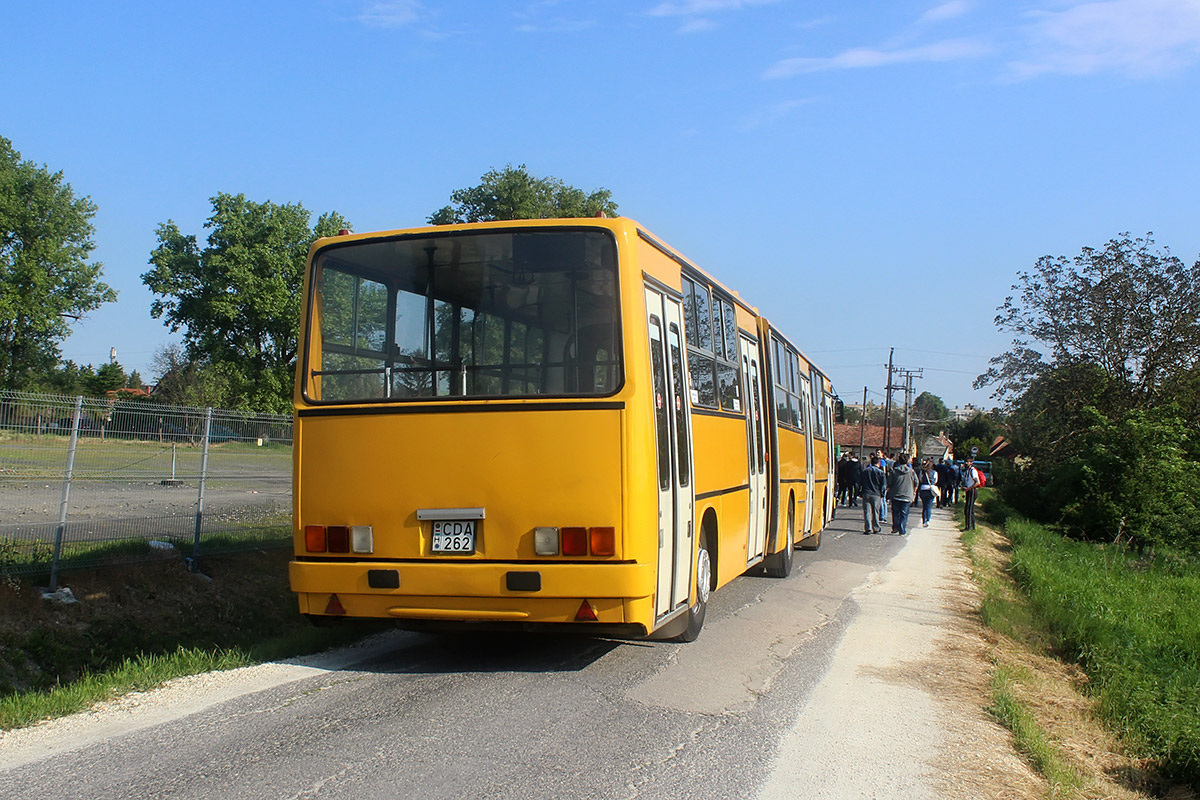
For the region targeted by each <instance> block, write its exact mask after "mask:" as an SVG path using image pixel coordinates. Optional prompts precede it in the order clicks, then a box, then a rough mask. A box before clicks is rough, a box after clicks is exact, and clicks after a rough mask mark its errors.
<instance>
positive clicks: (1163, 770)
mask: <svg viewBox="0 0 1200 800" xmlns="http://www.w3.org/2000/svg"><path fill="white" fill-rule="evenodd" d="M985 508H986V509H987V511H988V516H989V520H990V521H994V520H995V518H1000V519H1004V518H1006V517H1007V509H1004V508H1003V507H996V504H995V503H994V502H993V503H987V504H985ZM1028 525H1029V523H1027V522H1025V521H1023V520H1020V519H1019V518H1015V517H1014V518H1012V519H1009V520H1008V521H1007V522H1006V524H1005V531H1006V533H1008V534H1010V535H1011V537H1012V538H1011V541H1010V540H1009V539H1008V538H1005V537H1003V536H1001V535H999V534H997V533H996V532H995V531H994V530H993V529H990V528H988V527H986V526H985V527H981V528H980V529H978V530H976V531H968V532H965V533H964V534H963V542H964V544H965V545H966V547H967V549H968V552H969V553H970V557H971V561H972V567H973V572H974V577H975V579H976V581H977V583H978V584H979V585H980V587H981V589H982V592H983V600H982V605H981V614H982V617H983V620H984V622H985V623H986V625H987V626H988V627H989V628H990V629H991V630H992V632H993V634H994V637H995V644H994V647H993V661H994V664H995V670H994V673H993V682H992V691H993V701H992V708H991V709H990V710H991V711H992V713H993V714H994V715H995V716H996V717H997V719H998V720H1000V721H1001V722H1002V723H1003V724H1004V725H1005V726H1006V727H1008V728H1009V729H1010V730H1011V731H1013V735H1014V740H1015V744H1016V746H1017V747H1018V749H1019V750H1021V752H1023V753H1024V754H1025V755H1026V756H1027V757H1028V758H1029V759H1030V762H1031V763H1032V764H1033V765H1034V766H1035V767H1036V768H1037V769H1038V770H1039V772H1041V773H1042V774H1043V775H1044V776H1045V777H1046V778H1047V780H1048V782H1049V783H1050V786H1051V789H1050V792H1049V797H1051V798H1054V799H1055V800H1058V799H1059V798H1063V799H1064V800H1068V799H1071V800H1073V799H1074V798H1091V797H1121V798H1145V797H1150V796H1164V795H1163V792H1166V791H1167V788H1166V787H1167V786H1169V785H1170V784H1172V783H1174V784H1176V785H1175V786H1174V788H1173V789H1172V790H1171V792H1170V794H1168V795H1166V796H1169V797H1171V798H1179V800H1183V799H1184V798H1194V797H1195V794H1194V793H1193V792H1192V791H1189V790H1188V789H1187V788H1186V785H1185V784H1188V783H1191V782H1194V781H1195V780H1196V778H1195V776H1194V774H1193V773H1190V772H1189V770H1190V767H1189V764H1190V763H1191V762H1190V761H1189V760H1188V759H1187V758H1186V757H1183V756H1185V755H1186V751H1185V749H1184V747H1182V746H1181V745H1183V744H1184V743H1185V742H1187V741H1190V739H1189V737H1190V736H1191V735H1192V734H1191V733H1190V731H1191V730H1192V728H1193V727H1194V726H1195V725H1196V724H1197V712H1196V709H1197V708H1198V707H1200V705H1197V703H1200V700H1193V698H1195V697H1196V695H1195V694H1193V692H1200V687H1197V682H1198V679H1197V678H1195V677H1192V676H1193V675H1194V673H1190V672H1188V668H1187V663H1186V662H1187V658H1188V656H1187V655H1186V653H1187V652H1190V653H1191V656H1190V657H1191V658H1192V659H1196V658H1197V653H1198V652H1200V647H1191V648H1190V651H1189V650H1188V645H1186V642H1187V641H1188V640H1189V637H1190V635H1191V634H1190V633H1189V628H1188V627H1187V625H1185V624H1183V623H1182V621H1181V620H1180V619H1179V617H1181V616H1187V614H1186V612H1185V611H1184V610H1183V608H1186V607H1187V606H1186V604H1184V605H1183V608H1180V609H1179V610H1178V611H1175V610H1173V609H1169V610H1167V611H1166V612H1165V613H1164V611H1163V608H1164V606H1163V604H1164V603H1166V604H1168V606H1169V605H1171V604H1176V603H1179V601H1180V600H1186V598H1184V597H1181V596H1180V595H1179V594H1178V592H1179V591H1180V590H1181V585H1180V584H1178V583H1174V582H1168V583H1169V585H1171V586H1172V588H1171V589H1170V590H1169V591H1166V594H1164V591H1165V590H1164V589H1161V588H1154V589H1150V588H1148V586H1147V585H1146V582H1147V579H1148V575H1147V571H1148V570H1149V569H1150V567H1148V566H1147V565H1145V564H1131V563H1129V562H1127V561H1125V560H1123V559H1115V558H1114V554H1113V553H1111V552H1107V553H1106V552H1105V551H1104V550H1102V549H1099V548H1096V547H1095V546H1094V545H1086V544H1078V543H1073V542H1068V541H1066V540H1064V539H1062V537H1059V536H1057V535H1056V534H1054V533H1052V532H1050V531H1047V530H1045V529H1044V528H1041V529H1040V530H1038V531H1033V530H1030V529H1029V528H1026V527H1024V526H1028ZM1034 527H1038V526H1034ZM1076 545H1078V547H1076ZM1084 553H1086V554H1087V555H1084ZM1096 559H1098V560H1096ZM1186 573H1190V575H1191V579H1192V580H1195V579H1197V575H1196V570H1195V568H1194V567H1192V568H1191V570H1188V569H1182V570H1181V569H1180V568H1179V565H1178V564H1176V565H1175V568H1174V570H1173V571H1172V579H1173V581H1177V580H1180V579H1183V580H1184V583H1183V584H1182V586H1187V587H1192V586H1195V585H1194V584H1192V583H1190V582H1189V581H1188V580H1187V579H1186V576H1185V574H1186ZM1014 578H1016V579H1015V580H1014ZM1112 581H1117V582H1118V583H1119V585H1117V584H1114V583H1112ZM1149 581H1150V582H1151V583H1154V582H1156V581H1157V578H1149ZM1197 589H1200V587H1195V589H1193V591H1194V592H1195V593H1193V594H1192V598H1193V599H1192V600H1191V601H1190V602H1191V603H1192V604H1194V602H1195V601H1194V598H1195V597H1196V596H1198V595H1200V591H1196V590H1197ZM1193 607H1194V606H1193ZM1197 624H1200V622H1198V623H1197ZM1164 636H1165V637H1166V639H1168V640H1170V641H1172V642H1174V643H1175V644H1176V645H1177V646H1176V647H1175V648H1165V651H1166V654H1167V657H1166V659H1165V660H1164V659H1163V658H1160V657H1159V656H1160V655H1162V654H1163V651H1164V648H1162V647H1161V645H1162V643H1163V642H1164ZM1191 641H1193V642H1197V643H1200V638H1196V639H1192V640H1191ZM1113 646H1115V647H1116V651H1114V649H1113ZM1076 662H1078V663H1079V664H1080V665H1082V668H1080V667H1078V666H1075V664H1076ZM1192 663H1193V664H1195V663H1196V662H1195V661H1193V662H1192ZM1181 667H1182V669H1181ZM1085 670H1086V671H1085ZM1171 672H1174V677H1171V676H1170V675H1168V673H1171ZM1180 678H1182V680H1183V682H1185V683H1186V682H1187V681H1188V680H1191V681H1192V683H1191V685H1190V686H1186V687H1185V686H1181V685H1180V683H1181V682H1180V680H1179V679H1180ZM1151 687H1153V692H1151ZM1149 694H1157V695H1159V699H1161V697H1163V696H1168V695H1173V696H1174V699H1172V700H1171V701H1170V702H1168V703H1167V704H1166V705H1165V706H1162V705H1159V706H1158V709H1157V710H1154V707H1155V704H1156V698H1154V697H1151V696H1148V695H1149ZM1122 700H1123V701H1124V703H1123V704H1121V701H1122ZM1180 702H1183V703H1188V702H1191V703H1193V704H1192V705H1191V707H1190V711H1189V712H1187V713H1181V712H1182V711H1183V709H1182V707H1181V706H1180V705H1179V704H1180ZM1130 704H1134V705H1136V706H1137V707H1138V712H1139V714H1140V715H1141V716H1142V717H1144V718H1152V719H1158V720H1159V721H1160V722H1164V723H1168V724H1169V727H1170V733H1169V734H1167V733H1166V732H1165V731H1162V730H1158V731H1157V732H1156V733H1153V734H1150V735H1148V734H1147V733H1146V730H1147V729H1148V728H1147V727H1143V728H1141V729H1137V730H1135V728H1134V727H1133V723H1134V722H1135V721H1134V720H1133V715H1132V714H1130V713H1129V705H1130ZM1118 708H1119V709H1122V711H1121V712H1119V713H1118V714H1117V715H1114V710H1117V709H1118ZM1122 714H1123V715H1122ZM1098 719H1104V720H1106V721H1107V723H1108V725H1109V726H1110V727H1111V728H1112V729H1113V730H1116V731H1118V732H1119V733H1120V734H1121V735H1122V736H1123V737H1124V738H1123V741H1120V742H1119V741H1117V740H1116V738H1115V737H1114V736H1113V735H1112V734H1111V733H1109V732H1108V729H1107V728H1106V727H1105V726H1104V725H1103V724H1101V723H1100V722H1098V721H1097V720H1098ZM1145 722H1146V719H1141V720H1137V724H1144V723H1145ZM1150 729H1151V730H1154V729H1153V728H1150ZM1162 741H1167V742H1170V743H1171V744H1172V745H1173V747H1171V748H1163V747H1161V746H1159V747H1157V748H1156V747H1155V746H1154V744H1155V742H1162Z"/></svg>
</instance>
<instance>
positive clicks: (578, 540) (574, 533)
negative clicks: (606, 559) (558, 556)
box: [562, 528, 588, 556]
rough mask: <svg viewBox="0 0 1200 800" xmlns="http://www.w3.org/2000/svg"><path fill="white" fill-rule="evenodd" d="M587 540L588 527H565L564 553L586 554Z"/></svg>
mask: <svg viewBox="0 0 1200 800" xmlns="http://www.w3.org/2000/svg"><path fill="white" fill-rule="evenodd" d="M587 540H588V533H587V528H563V529H562V554H563V555H564V556H586V555H587V546H588V542H587Z"/></svg>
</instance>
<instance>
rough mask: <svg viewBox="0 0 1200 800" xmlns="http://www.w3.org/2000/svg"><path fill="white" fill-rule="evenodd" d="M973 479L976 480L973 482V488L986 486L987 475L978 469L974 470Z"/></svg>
mask: <svg viewBox="0 0 1200 800" xmlns="http://www.w3.org/2000/svg"><path fill="white" fill-rule="evenodd" d="M975 480H976V481H978V483H976V484H975V488H977V489H982V488H983V487H984V486H987V476H986V475H984V474H983V472H982V471H980V470H978V469H977V470H975Z"/></svg>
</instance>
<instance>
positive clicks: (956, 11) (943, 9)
mask: <svg viewBox="0 0 1200 800" xmlns="http://www.w3.org/2000/svg"><path fill="white" fill-rule="evenodd" d="M971 5H972V3H971V0H949V2H946V3H942V4H941V5H938V6H934V7H933V8H931V9H929V10H928V11H926V12H925V13H924V14H922V15H921V18H920V19H919V20H917V23H918V24H924V23H934V22H945V21H946V20H948V19H957V18H958V17H961V16H963V15H965V14H966V13H967V12H969V11H970V10H971Z"/></svg>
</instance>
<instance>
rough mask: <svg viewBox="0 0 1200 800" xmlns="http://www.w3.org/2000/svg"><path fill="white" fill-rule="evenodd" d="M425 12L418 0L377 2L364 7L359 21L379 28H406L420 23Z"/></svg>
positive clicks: (379, 0)
mask: <svg viewBox="0 0 1200 800" xmlns="http://www.w3.org/2000/svg"><path fill="white" fill-rule="evenodd" d="M423 12H424V9H423V8H422V6H421V4H420V3H419V2H417V0H375V2H371V3H367V4H366V5H365V6H363V10H362V11H361V12H360V13H359V15H358V21H359V22H362V23H363V24H365V25H370V26H372V27H377V28H404V27H407V26H409V25H413V24H415V23H416V22H418V21H419V20H420V19H421V17H422V14H423Z"/></svg>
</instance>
